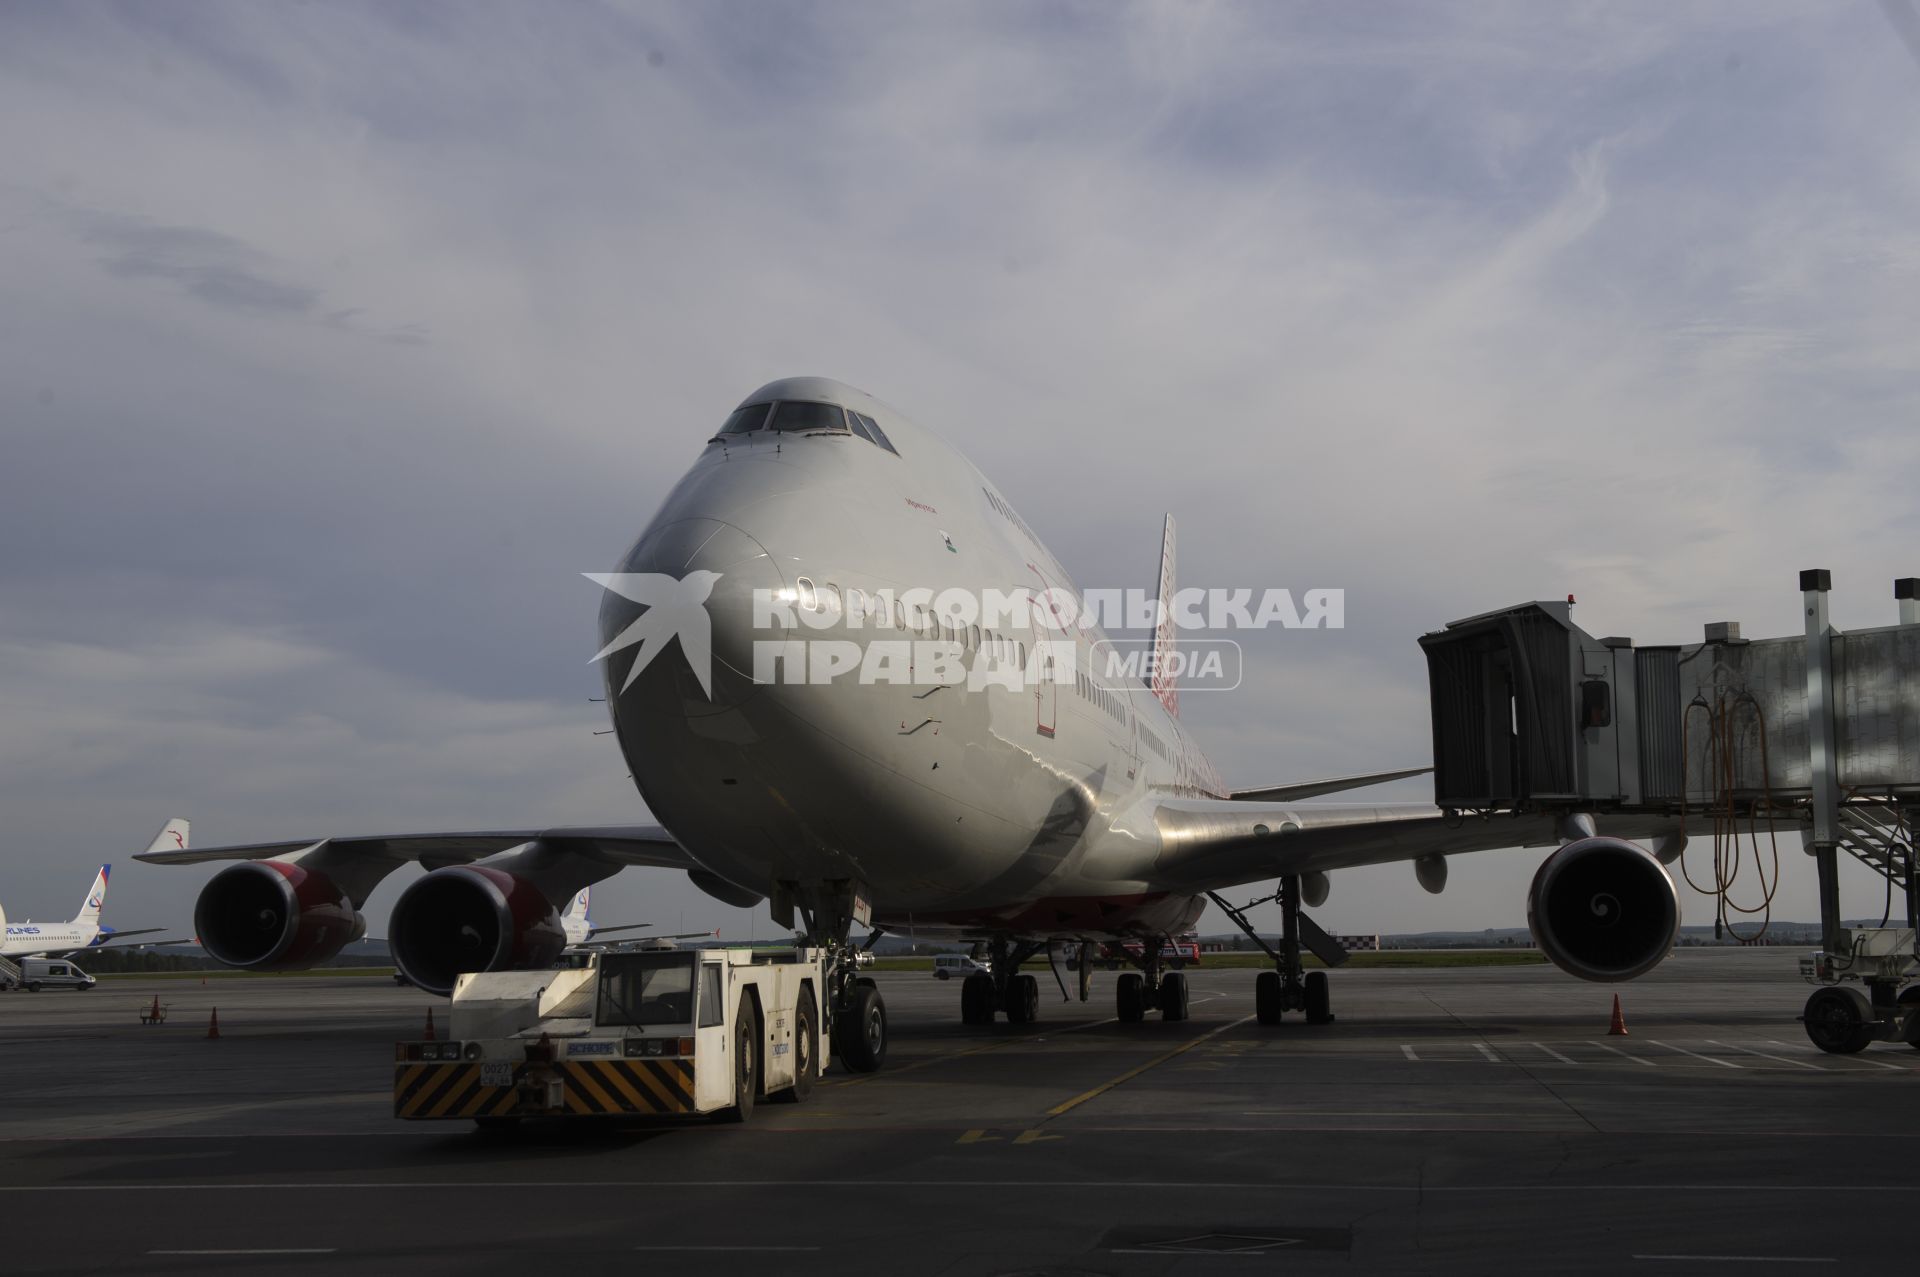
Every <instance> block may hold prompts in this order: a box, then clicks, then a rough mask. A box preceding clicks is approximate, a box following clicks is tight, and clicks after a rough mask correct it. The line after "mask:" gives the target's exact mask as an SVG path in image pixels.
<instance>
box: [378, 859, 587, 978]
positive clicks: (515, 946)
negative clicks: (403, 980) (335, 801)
mask: <svg viewBox="0 0 1920 1277" xmlns="http://www.w3.org/2000/svg"><path fill="white" fill-rule="evenodd" d="M387 925H388V928H389V930H390V931H391V933H392V934H391V936H390V937H389V939H390V941H391V943H392V945H393V961H394V964H395V965H396V966H398V967H399V968H400V970H401V971H402V972H403V973H405V975H406V977H407V978H408V979H409V980H411V981H413V982H414V983H415V984H416V985H419V986H420V987H421V988H422V989H426V990H427V991H429V992H431V993H439V994H447V993H452V992H453V982H454V980H455V978H456V977H458V976H459V975H460V973H461V972H463V971H529V970H533V969H536V968H539V967H550V966H552V965H553V964H554V963H555V962H556V961H558V960H559V958H560V951H561V950H562V949H565V948H566V947H567V933H566V930H565V928H563V927H562V926H561V925H560V914H559V912H558V911H557V910H556V909H554V907H553V902H552V901H550V900H548V899H547V897H546V893H545V892H543V891H541V890H540V888H538V887H536V886H534V884H533V883H531V882H529V881H527V880H526V879H525V878H522V877H520V876H519V875H518V874H511V873H508V872H507V871H506V870H504V869H488V868H483V867H481V866H479V865H455V866H452V867H450V868H447V869H436V870H434V871H433V872H432V873H430V874H428V875H427V876H426V877H424V878H422V879H420V880H419V881H418V882H416V883H414V884H413V885H412V886H411V887H408V888H407V889H406V890H405V891H403V892H401V893H400V899H399V900H398V901H396V902H395V903H394V906H393V916H392V918H391V919H390V920H389V922H388V924H387Z"/></svg>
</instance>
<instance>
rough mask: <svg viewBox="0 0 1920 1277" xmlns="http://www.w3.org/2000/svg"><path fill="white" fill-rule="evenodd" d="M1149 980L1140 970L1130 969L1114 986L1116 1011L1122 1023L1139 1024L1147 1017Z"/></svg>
mask: <svg viewBox="0 0 1920 1277" xmlns="http://www.w3.org/2000/svg"><path fill="white" fill-rule="evenodd" d="M1146 994H1147V982H1146V980H1144V979H1143V978H1141V975H1140V973H1139V972H1138V971H1128V972H1126V973H1125V974H1123V975H1122V976H1121V977H1120V979H1119V980H1118V981H1116V982H1115V984H1114V988H1113V1003H1114V1013H1115V1014H1116V1015H1118V1016H1119V1017H1120V1023H1122V1024H1138V1023H1140V1021H1142V1020H1144V1019H1146V1018H1147V996H1146Z"/></svg>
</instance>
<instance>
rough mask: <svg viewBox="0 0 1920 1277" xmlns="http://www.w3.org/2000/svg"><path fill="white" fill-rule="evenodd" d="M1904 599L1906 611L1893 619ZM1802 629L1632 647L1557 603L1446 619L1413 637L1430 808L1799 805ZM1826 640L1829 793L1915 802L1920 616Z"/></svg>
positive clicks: (1725, 633) (1803, 790) (1804, 743)
mask: <svg viewBox="0 0 1920 1277" xmlns="http://www.w3.org/2000/svg"><path fill="white" fill-rule="evenodd" d="M1901 585H1908V586H1910V583H1908V582H1902V583H1901ZM1904 597H1906V596H1903V598H1904ZM1912 610H1913V609H1911V608H1909V607H1904V606H1903V610H1902V615H1903V620H1904V619H1905V618H1906V617H1907V616H1908V614H1910V613H1911V612H1912ZM1814 641H1821V640H1813V639H1809V638H1808V637H1807V636H1805V635H1794V636H1791V637H1787V638H1775V639H1759V640H1745V639H1742V638H1741V637H1740V634H1739V626H1738V625H1733V624H1721V625H1712V626H1708V627H1707V638H1706V641H1704V642H1701V643H1696V644H1692V645H1681V646H1658V647H1636V646H1634V644H1633V642H1632V640H1630V639H1625V638H1599V639H1597V638H1594V637H1593V636H1592V635H1590V634H1588V633H1587V632H1586V631H1584V630H1582V629H1581V628H1580V627H1579V626H1577V625H1575V624H1574V623H1573V619H1572V612H1571V608H1570V607H1569V605H1568V604H1566V603H1555V602H1544V603H1542V602H1535V603H1525V604H1521V605H1519V606H1516V607H1511V608H1506V609H1503V610H1501V611H1497V612H1487V613H1483V614H1481V615H1479V616H1473V617H1468V618H1466V619H1464V620H1459V621H1455V622H1453V623H1451V624H1450V625H1448V626H1447V627H1446V628H1445V629H1443V630H1439V631H1436V632H1434V633H1431V634H1427V635H1425V636H1423V637H1422V638H1421V639H1420V646H1421V647H1422V648H1423V649H1424V650H1425V651H1426V654H1427V675H1428V690H1429V695H1430V698H1431V705H1432V713H1433V761H1434V796H1435V802H1436V803H1437V804H1438V805H1440V806H1443V807H1455V808H1460V809H1463V810H1489V809H1503V808H1506V809H1511V808H1532V809H1542V808H1546V809H1554V808H1559V809H1568V810H1584V811H1605V810H1621V809H1641V810H1656V811H1657V810H1677V809H1678V808H1679V807H1680V806H1681V805H1682V803H1683V802H1684V803H1685V805H1686V806H1688V807H1692V808H1701V807H1705V806H1707V805H1709V804H1714V803H1721V804H1724V803H1727V802H1728V801H1730V800H1731V801H1734V802H1736V803H1739V804H1742V805H1748V806H1750V805H1752V804H1753V803H1755V802H1757V801H1759V800H1761V799H1763V798H1764V799H1770V800H1771V801H1772V802H1773V803H1775V804H1780V803H1791V802H1804V801H1806V800H1807V799H1808V798H1809V797H1810V796H1811V794H1812V787H1813V772H1812V767H1813V765H1812V762H1811V758H1812V751H1811V748H1810V741H1809V734H1808V730H1809V727H1808V713H1807V687H1808V679H1809V672H1808V648H1807V644H1808V643H1809V642H1814ZM1824 641H1825V642H1827V643H1828V644H1829V645H1830V650H1831V658H1832V680H1833V711H1832V712H1833V720H1834V739H1835V755H1836V758H1835V761H1836V764H1837V772H1838V778H1839V784H1840V786H1841V788H1842V789H1843V790H1845V791H1849V792H1852V793H1854V794H1858V795H1873V796H1878V797H1883V798H1899V799H1902V800H1905V801H1909V802H1911V801H1914V800H1920V623H1915V622H1914V621H1907V622H1906V623H1903V624H1900V625H1893V626H1887V627H1884V628H1880V629H1870V630H1856V631H1853V632H1851V633H1841V632H1839V631H1830V632H1829V633H1828V634H1827V636H1826V638H1825V639H1824Z"/></svg>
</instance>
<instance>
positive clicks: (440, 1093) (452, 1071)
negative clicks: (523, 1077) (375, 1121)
mask: <svg viewBox="0 0 1920 1277" xmlns="http://www.w3.org/2000/svg"><path fill="white" fill-rule="evenodd" d="M514 1072H515V1076H516V1077H517V1076H518V1074H519V1070H517V1069H516V1070H515V1071H514ZM516 1098H517V1097H516V1095H515V1093H514V1088H512V1087H510V1086H482V1085H480V1066H479V1065H478V1064H466V1063H458V1062H455V1063H448V1064H401V1065H396V1066H395V1067H394V1070H393V1115H394V1116H395V1117H500V1116H503V1115H504V1114H506V1113H507V1112H509V1111H510V1110H511V1109H512V1108H513V1106H514V1102H515V1100H516Z"/></svg>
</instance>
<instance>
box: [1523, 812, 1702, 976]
mask: <svg viewBox="0 0 1920 1277" xmlns="http://www.w3.org/2000/svg"><path fill="white" fill-rule="evenodd" d="M1527 925H1528V926H1529V927H1530V928H1532V930H1533V938H1534V941H1535V943H1537V944H1538V945H1539V946H1540V949H1541V952H1543V953H1545V954H1546V955H1547V957H1548V958H1550V959H1552V961H1553V964H1554V965H1555V966H1557V967H1559V968H1560V969H1561V970H1562V971H1565V972H1566V973H1567V974H1568V975H1576V976H1579V977H1580V978H1581V979H1582V980H1599V981H1615V980H1631V979H1633V978H1634V977H1635V976H1638V975H1644V974H1645V973H1646V972H1648V971H1651V970H1652V969H1653V968H1654V967H1655V966H1656V965H1658V963H1659V962H1660V960H1661V959H1662V958H1664V957H1666V956H1667V952H1668V951H1669V950H1670V949H1672V948H1673V942H1674V938H1675V937H1676V936H1677V935H1678V934H1679V931H1680V893H1679V892H1678V891H1677V890H1676V889H1675V888H1674V885H1673V879H1672V877H1671V876H1669V875H1668V873H1667V870H1666V866H1664V865H1662V864H1661V863H1660V862H1659V860H1657V859H1655V858H1654V856H1653V855H1652V854H1651V853H1649V852H1647V851H1645V850H1643V849H1642V848H1640V847H1636V846H1635V845H1634V844H1632V843H1630V842H1624V841H1622V840H1621V839H1618V838H1582V839H1581V840H1579V841H1578V842H1570V843H1568V844H1567V845H1566V846H1564V847H1562V848H1561V849H1560V850H1559V851H1556V852H1554V853H1553V854H1552V855H1551V856H1548V857H1547V859H1546V860H1545V861H1544V862H1543V863H1542V864H1541V866H1540V870H1539V872H1538V873H1536V874H1534V876H1533V887H1532V889H1531V890H1530V891H1529V892H1528V893H1527Z"/></svg>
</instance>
